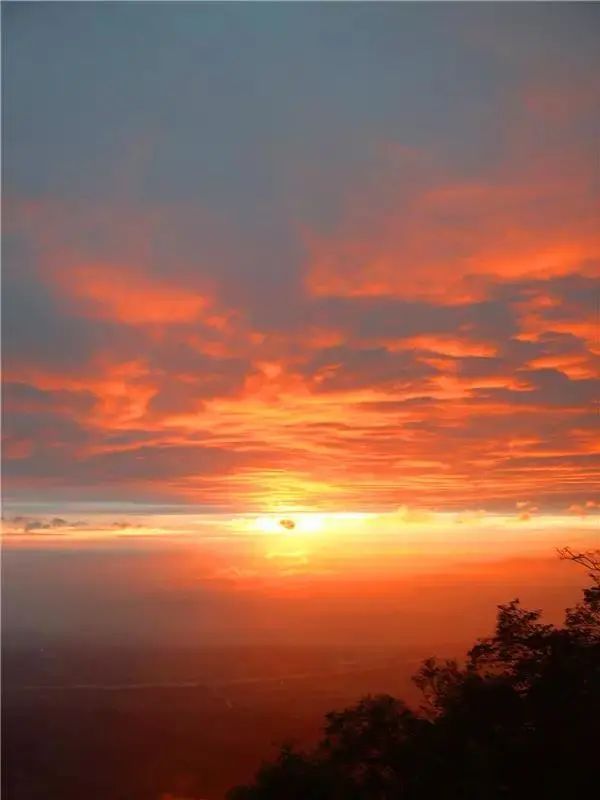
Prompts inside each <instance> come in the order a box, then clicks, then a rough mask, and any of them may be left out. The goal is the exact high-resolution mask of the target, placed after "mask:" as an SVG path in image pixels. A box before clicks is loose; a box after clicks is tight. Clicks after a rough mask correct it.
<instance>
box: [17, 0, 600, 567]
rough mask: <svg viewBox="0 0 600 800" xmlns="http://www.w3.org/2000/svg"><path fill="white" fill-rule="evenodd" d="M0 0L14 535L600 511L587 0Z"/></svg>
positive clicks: (510, 520) (538, 524)
mask: <svg viewBox="0 0 600 800" xmlns="http://www.w3.org/2000/svg"><path fill="white" fill-rule="evenodd" d="M3 17H4V33H5V41H4V48H3V49H4V119H3V149H4V152H3V156H4V158H3V167H4V202H5V211H4V231H3V233H4V245H3V247H4V252H3V294H4V314H3V317H4V323H3V324H4V342H3V350H4V423H3V434H4V448H3V460H4V481H3V484H4V486H3V493H4V506H5V512H4V513H5V520H6V522H7V529H8V533H9V534H10V535H13V536H20V535H24V534H31V535H32V536H33V535H35V534H40V533H44V534H46V535H48V534H55V535H56V536H57V537H59V536H63V538H64V536H65V535H69V536H71V537H72V538H73V539H74V540H77V541H81V542H84V541H85V540H86V538H87V537H88V536H89V531H90V530H93V531H94V532H95V534H97V536H99V537H100V538H102V536H104V537H107V536H109V537H113V538H114V537H115V536H116V535H117V534H119V535H121V534H123V531H126V532H127V531H128V533H129V535H133V534H135V533H136V531H137V532H138V533H140V535H142V536H143V537H145V538H146V539H148V538H149V537H151V536H152V535H153V534H155V533H156V532H157V531H158V532H159V533H162V534H165V535H170V534H172V535H173V536H174V537H175V538H176V537H177V536H181V535H183V534H182V532H181V530H180V529H181V526H182V523H181V522H177V523H176V524H175V523H174V522H173V519H174V517H173V513H174V512H177V514H178V515H179V516H178V517H177V519H181V516H180V515H181V514H189V519H188V520H187V522H186V523H185V525H184V527H186V526H187V528H186V530H187V531H188V533H189V531H192V530H193V531H197V530H204V529H205V528H206V526H212V527H211V530H212V531H215V530H217V531H218V537H217V538H219V537H220V538H222V539H224V540H228V537H233V538H235V537H238V539H239V538H240V537H242V538H243V535H244V533H251V534H252V535H251V537H250V538H252V537H256V536H262V537H263V538H265V539H268V538H269V536H272V539H273V541H275V540H277V541H279V539H280V538H281V537H282V536H283V535H286V534H285V531H282V530H280V529H279V528H278V527H277V526H278V520H279V517H280V516H281V514H285V515H290V514H291V515H292V518H293V520H294V523H295V525H296V527H295V529H294V531H295V533H294V532H289V533H288V534H287V535H288V538H289V537H293V536H296V537H298V539H299V544H297V545H294V547H291V548H290V547H289V545H286V548H287V549H285V548H284V550H283V551H281V552H283V553H284V555H281V553H280V555H279V556H278V555H277V552H278V551H277V546H278V545H276V544H272V545H271V544H270V545H268V546H267V547H266V550H265V549H264V548H263V550H261V559H262V561H261V563H262V564H263V567H262V569H263V571H265V570H266V574H267V575H268V574H270V573H269V572H268V569H267V567H269V565H272V564H278V563H281V559H283V561H284V562H285V564H286V570H287V571H288V572H290V571H291V572H294V569H293V568H294V567H296V568H298V569H300V571H302V568H303V566H302V565H305V564H306V563H307V558H308V556H307V555H306V553H307V552H309V553H313V554H315V555H314V560H313V562H311V565H312V570H313V572H314V574H321V575H326V574H329V573H328V570H329V571H331V569H332V567H331V564H330V563H329V562H328V555H327V553H328V548H331V547H333V546H334V545H333V543H332V542H333V540H334V538H335V536H336V535H338V533H337V532H339V531H340V530H342V531H344V535H345V536H347V537H349V539H348V541H350V540H352V541H356V536H355V528H356V526H359V522H360V526H359V527H360V529H361V530H362V531H363V532H365V534H366V533H368V534H369V536H370V539H369V541H370V544H369V546H368V547H367V546H366V545H365V546H364V548H363V549H362V550H360V548H359V550H360V558H362V559H363V562H362V568H364V570H366V572H368V571H369V569H370V567H369V563H370V561H369V559H370V557H371V556H370V554H371V552H372V551H373V552H375V551H376V553H377V554H378V556H377V558H378V559H379V560H377V563H378V564H381V563H382V561H381V556H382V554H383V556H385V554H386V552H387V550H386V547H389V546H390V545H389V542H390V541H393V543H394V544H393V547H394V548H395V549H394V553H396V555H397V554H398V553H399V552H403V553H404V555H405V556H406V554H407V553H409V554H410V553H411V552H413V551H412V550H411V547H413V545H414V542H419V541H421V542H424V543H425V544H423V546H424V547H426V549H427V551H428V553H429V555H430V556H431V558H433V560H434V561H435V558H436V557H437V556H436V553H437V555H439V557H440V558H441V557H443V556H444V555H447V554H448V553H454V554H456V553H462V554H467V553H468V552H469V551H470V549H472V547H473V537H477V538H478V541H482V540H483V541H485V542H486V543H487V546H489V547H490V548H491V550H490V552H493V553H496V554H497V553H498V548H500V551H502V549H503V548H504V549H505V554H507V555H508V554H510V553H512V552H513V550H515V551H518V549H519V548H518V547H517V545H515V542H519V541H520V540H523V541H524V540H526V541H527V542H529V543H530V544H531V542H534V545H532V547H533V551H535V552H536V553H538V554H539V553H540V552H541V549H542V547H545V548H546V550H547V551H548V552H549V553H550V554H551V553H552V549H553V547H554V546H556V545H557V544H563V543H569V542H568V541H565V538H567V537H566V534H565V533H564V531H570V532H573V531H575V532H576V533H575V534H573V535H571V533H570V534H569V536H571V539H569V541H571V540H572V538H573V536H575V539H576V540H577V536H579V537H580V539H581V541H582V542H584V541H585V542H589V541H591V540H592V538H593V537H594V536H595V535H597V533H598V528H597V526H595V523H596V522H597V519H598V518H597V516H595V513H596V512H597V510H598V505H597V500H598V496H597V486H598V477H599V475H598V459H597V455H596V454H595V453H597V444H598V410H597V407H596V406H595V405H594V400H595V398H597V396H598V391H597V390H598V383H597V380H596V377H597V374H598V354H599V351H600V344H599V320H598V283H597V278H598V265H599V256H600V225H599V205H598V203H599V200H598V198H599V197H600V184H599V180H600V172H599V169H598V163H599V162H598V131H599V119H600V113H599V108H600V103H599V96H600V77H599V76H600V51H599V50H598V31H599V24H600V8H599V7H598V5H596V4H587V3H586V4H570V3H567V4H537V3H536V4H523V5H518V4H517V5H515V4H503V3H500V4H481V5H479V4H477V5H473V4H451V5H449V6H446V5H445V4H441V5H438V4H434V5H431V4H403V3H401V4H370V3H362V4H361V3H359V4H343V5H338V4H291V5H288V4H221V5H212V4H206V5H205V4H193V3H192V4H187V3H184V4H175V5H170V4H137V3H124V4H110V3H109V4H70V3H65V4H61V3H47V4H29V3H27V4H9V5H8V6H6V5H5V7H4V8H3ZM98 515H101V516H102V521H101V522H98V519H99V517H98ZM107 515H108V516H107ZM294 515H296V516H294ZM90 520H92V521H91V522H90ZM94 520H95V521H94ZM174 525H175V528H176V530H173V526H174ZM465 525H466V526H467V527H468V526H471V527H468V531H469V533H468V535H467V534H464V533H463V532H464V531H465V530H466V528H465ZM90 526H91V527H90ZM361 526H362V527H361ZM398 530H401V531H403V534H402V536H404V537H405V538H404V539H402V541H401V542H399V541H398V539H397V538H392V539H390V538H389V537H390V536H392V532H393V531H395V532H396V533H397V531H398ZM457 531H460V534H458V533H457ZM527 531H529V533H527ZM531 531H534V532H533V533H531ZM577 531H578V532H579V533H577ZM499 532H500V533H499ZM186 535H187V534H186ZM352 537H354V538H352ZM386 537H387V538H386ZM422 537H425V539H423V538H422ZM427 537H429V538H427ZM465 537H466V538H465ZM359 538H360V537H359ZM366 538H369V537H366V535H365V536H363V537H362V541H364V540H365V539H366ZM38 539H39V537H38ZM382 541H386V542H388V544H387V545H385V546H384V545H381V546H380V544H381V542H382ZM307 542H308V544H307ZM316 542H318V544H315V543H316ZM375 542H379V543H380V544H379V545H377V547H376V546H375ZM407 542H408V544H407ZM410 542H413V545H411V544H410ZM436 542H438V544H439V548H440V549H439V551H436V547H437V545H436ZM311 543H312V544H311ZM511 543H512V544H511ZM513 545H514V547H513ZM311 548H312V549H311ZM402 548H404V549H402ZM413 549H414V548H413ZM533 551H532V552H533ZM214 552H216V550H215V551H214ZM340 552H341V551H339V550H338V551H337V556H336V564H337V567H336V568H340V563H342V562H343V559H342V562H340V558H341V557H340ZM352 552H353V550H352V547H349V546H348V545H347V543H346V545H345V549H344V553H345V554H346V556H348V558H350V555H349V554H351V553H352ZM286 553H287V554H288V555H285V554H286ZM290 553H291V554H292V555H289V554H290ZM294 554H295V555H294ZM219 557H220V556H219ZM215 558H216V556H215ZM286 558H287V561H286ZM358 558H359V556H357V559H358ZM223 559H224V561H223V563H221V562H219V563H218V564H217V565H216V566H215V570H216V572H217V574H219V570H221V571H222V575H227V574H228V572H227V571H228V570H229V574H233V573H231V570H234V571H235V570H237V573H236V574H237V576H238V577H239V576H240V575H243V574H244V573H243V570H246V573H245V575H246V577H248V578H249V579H252V576H253V575H254V574H255V573H256V565H255V564H253V563H252V558H250V557H248V558H246V557H245V558H244V559H242V560H243V568H242V567H240V566H239V565H237V562H236V564H234V565H232V563H231V562H228V561H227V557H226V556H223ZM278 559H279V561H278ZM217 560H218V559H217ZM409 561H410V560H409ZM357 563H358V562H357ZM405 563H409V562H408V561H407V562H405ZM410 563H412V562H410ZM422 564H423V562H421V565H422ZM265 565H266V566H265ZM290 565H291V566H290ZM427 565H429V566H431V564H430V561H429V560H428V561H427ZM298 569H296V572H297V571H298ZM253 570H254V572H253ZM213 572H214V571H213Z"/></svg>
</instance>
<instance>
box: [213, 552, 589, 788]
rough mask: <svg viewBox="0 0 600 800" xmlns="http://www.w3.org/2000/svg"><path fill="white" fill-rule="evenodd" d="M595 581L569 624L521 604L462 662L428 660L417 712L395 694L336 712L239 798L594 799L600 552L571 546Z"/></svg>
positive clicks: (502, 611) (569, 614) (501, 615)
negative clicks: (308, 742)
mask: <svg viewBox="0 0 600 800" xmlns="http://www.w3.org/2000/svg"><path fill="white" fill-rule="evenodd" d="M561 556H562V557H563V558H567V559H570V560H572V561H575V562H577V563H579V564H581V565H583V566H584V567H585V568H587V570H588V573H589V575H590V578H591V580H592V585H591V586H590V588H588V589H586V590H585V591H584V596H583V600H582V602H580V603H579V604H578V605H577V606H576V607H575V608H571V609H568V610H567V611H566V616H565V620H564V624H563V626H562V627H555V626H553V625H547V624H543V623H542V622H541V621H540V612H538V611H527V610H525V609H523V608H522V607H521V606H520V605H519V602H518V600H515V601H513V602H511V603H509V604H508V605H504V606H500V607H499V611H498V617H497V623H496V630H495V633H494V635H493V636H491V637H489V638H487V639H482V640H480V641H479V642H478V643H477V644H475V646H474V647H473V648H472V649H471V650H470V651H469V653H468V655H467V658H466V662H465V663H464V665H459V664H458V663H457V662H456V661H437V660H435V659H429V660H427V661H425V662H424V663H423V665H422V666H421V668H420V670H419V671H418V672H417V674H416V675H415V677H414V681H415V683H416V685H417V686H418V687H419V689H420V690H421V693H422V697H423V705H422V706H421V708H419V710H418V711H413V710H411V709H409V708H408V707H407V706H406V705H405V704H404V703H403V702H402V701H400V700H397V699H395V698H394V697H391V696H388V695H382V696H376V697H372V696H368V697H365V698H363V699H362V700H361V701H360V702H359V703H357V704H356V705H354V706H351V707H349V708H346V709H345V710H343V711H339V712H338V711H334V712H330V713H329V714H327V715H326V724H325V730H324V735H323V738H322V739H321V741H320V742H319V744H318V745H317V746H316V747H315V748H314V749H312V750H310V751H301V750H298V749H296V748H294V747H293V746H292V745H286V746H284V747H283V748H282V749H281V751H280V753H279V756H278V758H277V759H276V761H275V762H273V763H269V764H265V765H263V766H262V767H261V768H260V770H259V771H258V773H257V775H256V778H255V782H254V784H253V785H250V786H241V787H238V788H236V789H233V790H232V791H230V792H229V795H228V798H229V800H392V798H394V799H396V798H397V799H398V800H400V799H401V800H413V798H414V800H424V799H425V798H427V800H438V799H439V800H496V798H498V800H499V799H500V798H510V799H511V800H512V798H527V800H534V798H543V799H544V800H547V799H548V798H556V799H557V800H558V798H560V800H565V798H588V797H594V796H596V797H597V796H598V792H599V790H600V773H599V772H598V760H599V759H600V560H599V556H600V553H592V554H575V553H573V552H571V551H570V550H564V551H562V552H561Z"/></svg>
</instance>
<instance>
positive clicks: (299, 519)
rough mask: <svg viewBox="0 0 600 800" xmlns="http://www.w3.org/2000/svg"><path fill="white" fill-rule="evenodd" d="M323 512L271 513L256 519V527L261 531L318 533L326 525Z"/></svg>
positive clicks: (293, 533) (291, 533)
mask: <svg viewBox="0 0 600 800" xmlns="http://www.w3.org/2000/svg"><path fill="white" fill-rule="evenodd" d="M324 522H325V520H324V516H323V514H308V513H298V514H281V515H280V514H269V515H268V516H263V517H257V518H256V519H255V520H254V525H253V527H254V529H255V530H258V531H260V532H261V533H279V534H290V535H295V534H304V533H317V532H318V531H321V530H322V529H323V527H324Z"/></svg>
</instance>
